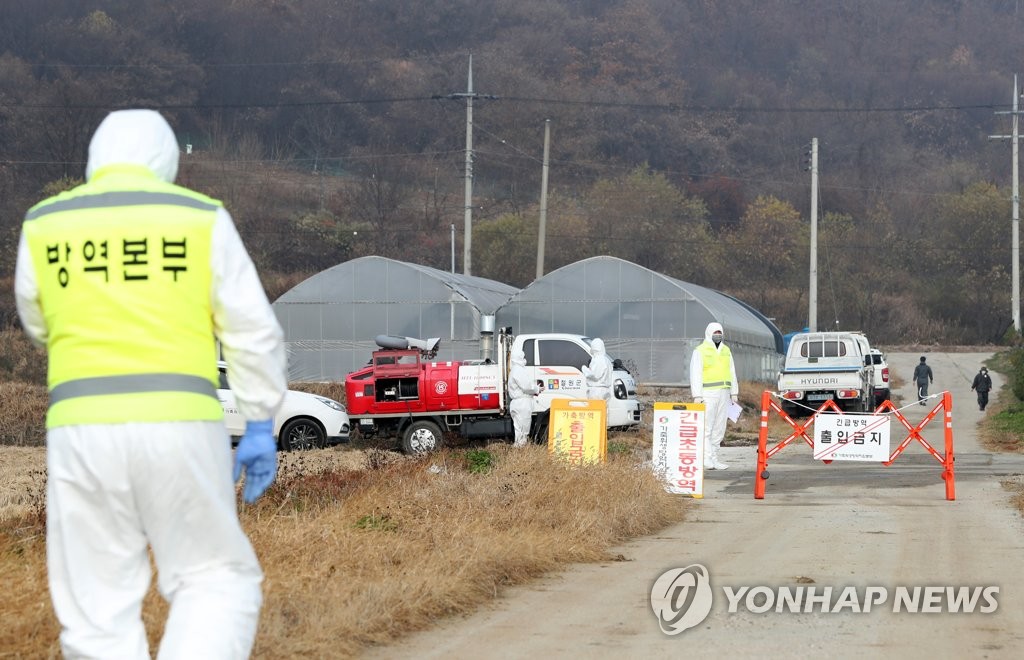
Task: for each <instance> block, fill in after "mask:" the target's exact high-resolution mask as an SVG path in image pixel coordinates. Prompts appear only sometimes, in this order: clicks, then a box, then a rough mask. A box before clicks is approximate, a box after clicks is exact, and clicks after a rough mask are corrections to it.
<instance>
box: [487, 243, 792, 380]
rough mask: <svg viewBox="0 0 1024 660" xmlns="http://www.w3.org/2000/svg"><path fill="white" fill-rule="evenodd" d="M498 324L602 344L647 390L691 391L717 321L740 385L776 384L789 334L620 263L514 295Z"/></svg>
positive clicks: (740, 306)
mask: <svg viewBox="0 0 1024 660" xmlns="http://www.w3.org/2000/svg"><path fill="white" fill-rule="evenodd" d="M496 317H497V318H496V321H497V324H498V325H499V326H511V327H512V328H513V332H515V333H526V332H529V333H533V332H573V333H578V334H583V335H587V336H589V337H600V338H601V339H603V340H604V342H605V346H606V347H607V349H608V354H609V355H610V356H611V357H613V358H618V359H621V360H622V361H623V363H624V364H625V365H626V366H627V367H629V369H630V371H632V372H633V375H634V376H635V377H636V379H637V382H639V383H642V384H645V385H666V386H673V385H681V384H683V385H688V384H689V373H690V355H691V353H692V352H693V349H694V348H695V347H696V346H697V345H698V344H700V342H702V341H703V340H704V330H705V328H707V325H708V323H711V322H712V321H717V322H719V323H721V324H722V326H723V328H724V329H725V341H726V343H727V344H728V345H729V347H730V349H731V350H732V354H733V358H734V360H735V362H736V373H737V376H738V377H739V378H740V379H741V380H756V381H770V382H773V381H774V380H775V378H776V377H777V376H778V371H779V364H780V362H781V359H782V354H781V352H782V333H781V332H780V331H779V329H778V328H776V327H775V325H774V324H773V323H772V322H771V321H770V320H768V319H767V318H766V317H765V316H764V315H762V314H761V313H759V312H758V311H756V310H755V309H753V308H752V307H750V306H749V305H747V304H745V303H743V302H741V301H739V300H737V299H735V298H732V297H730V296H727V295H725V294H723V293H721V292H718V291H714V290H712V289H707V288H705V287H702V286H697V285H696V284H690V283H688V282H683V281H681V280H677V279H673V278H671V277H667V276H665V275H662V274H660V273H656V272H654V271H652V270H649V269H647V268H644V267H643V266H638V265H636V264H634V263H631V262H629V261H624V260H622V259H618V258H616V257H608V256H600V257H592V258H590V259H584V260H582V261H578V262H576V263H573V264H569V265H568V266H564V267H562V268H559V269H558V270H555V271H552V272H551V273H548V274H547V275H544V276H543V277H541V278H540V279H538V280H536V281H534V282H533V283H532V284H530V285H529V286H527V287H526V288H525V289H523V290H521V291H519V292H518V293H516V294H515V295H513V296H512V297H511V298H510V299H509V301H508V302H507V303H505V304H504V305H502V306H501V307H500V308H499V309H498V312H497V314H496Z"/></svg>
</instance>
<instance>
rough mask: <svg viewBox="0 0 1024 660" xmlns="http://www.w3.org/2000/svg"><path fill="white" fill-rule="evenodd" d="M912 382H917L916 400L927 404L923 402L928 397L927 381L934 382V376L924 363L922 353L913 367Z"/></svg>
mask: <svg viewBox="0 0 1024 660" xmlns="http://www.w3.org/2000/svg"><path fill="white" fill-rule="evenodd" d="M914 382H915V383H917V400H918V401H919V402H920V403H921V405H922V406H925V405H928V404H927V403H926V402H925V399H927V398H928V383H934V382H935V377H934V376H933V375H932V368H931V367H929V366H928V365H927V364H925V359H924V356H923V355H922V356H921V361H920V362H919V363H918V364H917V366H916V367H914Z"/></svg>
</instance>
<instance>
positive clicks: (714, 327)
mask: <svg viewBox="0 0 1024 660" xmlns="http://www.w3.org/2000/svg"><path fill="white" fill-rule="evenodd" d="M716 332H721V333H723V334H724V333H725V330H723V329H722V324H721V323H708V327H707V328H705V329H704V341H707V342H711V343H714V341H713V340H712V339H711V335H713V334H715V333H716Z"/></svg>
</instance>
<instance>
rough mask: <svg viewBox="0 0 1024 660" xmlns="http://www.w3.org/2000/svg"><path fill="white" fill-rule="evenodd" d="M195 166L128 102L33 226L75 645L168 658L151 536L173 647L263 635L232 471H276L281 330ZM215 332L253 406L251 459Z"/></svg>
mask: <svg viewBox="0 0 1024 660" xmlns="http://www.w3.org/2000/svg"><path fill="white" fill-rule="evenodd" d="M177 171H178V143H177V140H176V138H175V136H174V132H173V131H172V130H171V127H170V126H169V125H168V124H167V121H166V120H165V119H164V118H163V117H162V116H161V115H160V114H159V113H157V112H154V111H152V110H120V111H116V112H113V113H111V114H109V115H107V117H106V118H105V119H104V120H103V121H102V122H101V123H100V125H99V127H98V128H97V129H96V133H95V134H94V135H93V138H92V140H91V142H90V144H89V158H88V164H87V166H86V170H85V179H86V182H85V183H84V184H82V185H80V186H78V187H76V188H74V189H72V190H69V191H66V192H63V193H61V194H59V195H56V196H55V197H51V198H49V199H46V200H43V201H42V202H40V203H38V204H36V205H35V206H33V207H32V208H31V209H29V211H28V213H27V214H26V216H25V221H24V224H23V225H22V233H21V238H20V242H19V245H18V259H17V266H16V272H15V298H16V301H17V307H18V314H19V316H20V318H21V322H22V325H23V326H24V328H25V330H26V332H27V333H28V335H29V337H30V338H31V339H32V340H33V341H34V342H35V343H36V344H38V345H42V346H45V347H46V349H47V352H48V356H49V364H48V375H47V381H48V389H49V393H50V405H49V409H48V411H47V415H46V427H47V438H46V443H47V471H48V479H47V493H46V546H47V569H48V577H49V586H50V594H51V598H52V600H53V606H54V610H55V612H56V614H57V618H58V619H59V621H60V624H61V633H60V644H61V648H62V650H63V653H64V655H65V656H67V657H76V658H77V657H89V658H149V657H150V654H149V649H148V643H147V640H146V630H145V627H144V626H143V623H142V618H141V612H142V599H143V596H145V594H146V591H147V589H148V588H149V584H150V581H151V580H152V573H151V570H150V564H149V554H148V552H147V546H149V547H151V548H152V551H153V557H154V559H155V561H156V565H157V569H158V575H159V581H158V586H159V589H160V593H161V594H162V595H163V596H164V598H166V599H167V601H168V602H169V603H170V615H169V617H168V619H167V622H166V625H165V628H164V633H163V639H162V642H161V645H160V652H159V655H160V657H162V658H199V657H206V658H245V657H247V656H248V655H249V653H250V651H251V649H252V644H253V640H254V638H255V634H256V626H257V620H258V617H259V611H260V606H261V603H262V594H261V590H260V584H261V582H262V580H263V574H262V572H261V570H260V565H259V562H258V561H257V558H256V555H255V553H254V552H253V548H252V545H251V544H250V543H249V540H248V538H247V537H246V535H245V532H244V531H243V530H242V527H241V525H240V523H239V520H238V511H237V504H236V500H235V497H236V496H235V488H234V485H233V483H232V471H233V472H234V478H235V480H236V481H237V479H238V478H239V477H240V474H241V472H242V470H243V469H244V470H245V472H246V475H245V490H244V493H243V497H244V499H245V501H246V502H253V501H254V500H255V499H256V498H258V497H259V496H260V495H261V494H262V493H263V491H264V490H265V489H266V488H267V487H268V486H269V485H270V484H271V482H273V480H274V476H275V474H276V471H277V446H276V441H275V440H274V437H273V435H272V434H273V416H274V413H275V412H276V410H277V409H278V407H279V406H280V404H281V401H282V399H283V398H284V394H285V389H286V387H287V376H286V364H285V353H284V346H283V333H282V332H281V327H280V325H279V324H278V322H277V320H276V318H275V317H274V313H273V311H272V309H271V307H270V304H269V303H268V301H267V297H266V294H265V293H264V291H263V287H262V285H261V284H260V280H259V278H258V276H257V274H256V269H255V268H254V267H253V264H252V261H251V260H250V258H249V255H248V254H247V253H246V250H245V248H244V247H243V245H242V241H241V239H240V238H239V235H238V232H237V231H236V229H235V226H234V224H233V222H232V219H231V216H230V215H229V214H228V212H227V211H226V210H225V209H224V207H223V206H222V205H221V203H220V202H218V201H216V200H213V199H210V198H208V197H206V196H204V195H200V194H199V193H196V192H193V191H191V190H189V189H187V188H182V187H179V186H176V185H174V184H173V181H174V179H175V177H176V176H177ZM217 340H219V342H220V345H221V349H222V351H223V357H224V359H225V361H226V362H227V364H228V374H229V378H230V380H231V384H232V388H233V390H234V393H235V396H236V398H237V402H238V408H239V410H240V411H241V412H242V414H243V415H244V416H245V417H246V419H247V420H249V421H248V423H247V425H246V430H245V434H244V435H243V437H242V439H241V441H240V443H239V445H238V451H237V453H236V455H235V461H234V465H232V457H231V440H230V438H229V437H228V435H227V431H226V429H225V427H224V422H223V410H222V408H221V405H220V402H219V401H218V399H217V383H218V373H217V345H216V341H217Z"/></svg>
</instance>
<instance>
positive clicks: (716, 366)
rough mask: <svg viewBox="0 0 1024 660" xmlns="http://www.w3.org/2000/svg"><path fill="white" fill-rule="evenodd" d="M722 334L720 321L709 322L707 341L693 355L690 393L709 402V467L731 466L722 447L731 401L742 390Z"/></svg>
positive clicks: (706, 421) (696, 400)
mask: <svg viewBox="0 0 1024 660" xmlns="http://www.w3.org/2000/svg"><path fill="white" fill-rule="evenodd" d="M722 334H723V333H722V325H721V324H720V323H709V324H708V327H707V328H705V330H704V341H703V342H701V344H700V345H699V346H698V347H697V348H695V349H694V351H693V355H692V356H691V357H690V394H691V395H692V396H693V401H694V403H703V404H705V405H706V406H707V408H706V410H707V412H706V414H705V416H704V467H705V469H708V470H727V469H729V466H728V465H727V464H725V463H723V462H721V461H720V460H718V450H719V448H720V447H721V446H722V440H723V439H724V438H725V425H726V421H727V420H728V419H729V404H730V403H737V402H738V400H739V393H740V386H739V381H738V380H737V379H736V365H735V363H734V362H733V359H732V351H730V350H729V347H728V346H726V345H725V342H724V341H723V340H722Z"/></svg>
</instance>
